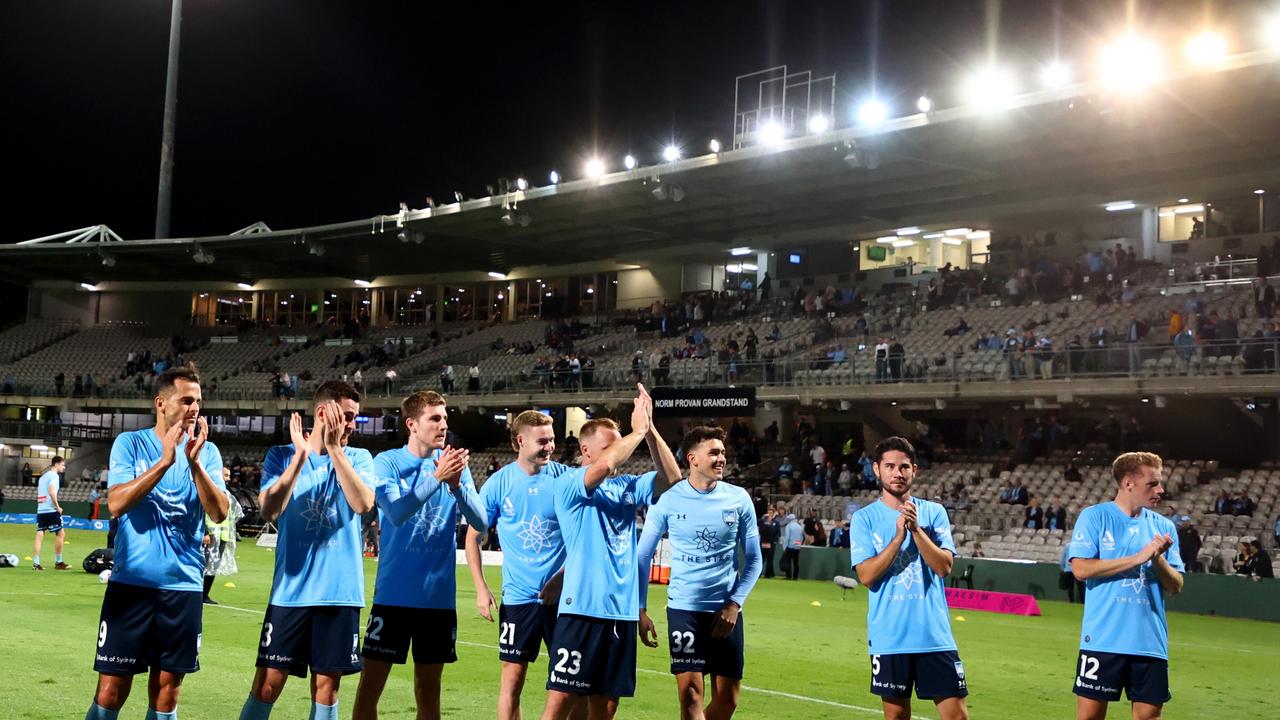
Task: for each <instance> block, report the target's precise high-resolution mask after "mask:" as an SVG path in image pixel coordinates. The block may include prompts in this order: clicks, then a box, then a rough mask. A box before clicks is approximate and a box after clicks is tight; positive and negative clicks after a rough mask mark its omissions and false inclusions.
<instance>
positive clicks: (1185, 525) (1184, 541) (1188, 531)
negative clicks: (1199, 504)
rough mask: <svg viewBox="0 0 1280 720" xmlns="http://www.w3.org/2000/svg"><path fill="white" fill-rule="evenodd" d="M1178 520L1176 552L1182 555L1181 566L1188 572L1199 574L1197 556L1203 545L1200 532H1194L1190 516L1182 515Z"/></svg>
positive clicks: (1193, 524) (1198, 559)
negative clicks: (1179, 521)
mask: <svg viewBox="0 0 1280 720" xmlns="http://www.w3.org/2000/svg"><path fill="white" fill-rule="evenodd" d="M1179 519H1180V520H1181V523H1180V524H1179V525H1178V552H1179V553H1181V555H1182V564H1183V565H1186V566H1187V570H1188V571H1189V572H1201V569H1200V558H1199V555H1200V548H1201V546H1202V544H1203V543H1202V541H1201V538H1200V531H1198V530H1196V527H1195V523H1193V522H1192V520H1191V516H1190V515H1183V516H1182V517H1181V518H1179Z"/></svg>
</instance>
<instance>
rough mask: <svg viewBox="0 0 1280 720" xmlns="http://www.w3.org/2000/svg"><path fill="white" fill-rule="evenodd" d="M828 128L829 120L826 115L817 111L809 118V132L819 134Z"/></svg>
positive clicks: (829, 126)
mask: <svg viewBox="0 0 1280 720" xmlns="http://www.w3.org/2000/svg"><path fill="white" fill-rule="evenodd" d="M830 129H831V120H830V119H829V118H828V117H827V116H826V115H823V114H822V113H818V114H816V115H814V116H813V117H811V118H809V132H811V133H814V134H815V135H821V134H822V133H824V132H826V131H828V130H830Z"/></svg>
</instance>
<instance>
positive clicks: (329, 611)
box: [240, 380, 375, 720]
mask: <svg viewBox="0 0 1280 720" xmlns="http://www.w3.org/2000/svg"><path fill="white" fill-rule="evenodd" d="M313 408H314V410H313V413H314V417H315V426H314V427H313V428H312V429H311V434H310V435H309V436H308V435H306V434H304V433H303V431H302V418H301V417H299V416H298V414H297V413H294V414H293V415H292V416H291V417H290V418H289V439H290V440H292V441H293V444H292V445H278V446H276V447H273V448H271V449H270V450H268V451H267V456H266V459H264V460H263V461H262V490H261V491H260V492H259V494H258V504H259V506H260V507H261V512H262V517H263V519H264V520H266V521H268V522H274V523H276V525H277V526H278V527H279V535H278V537H277V540H276V562H275V574H274V576H273V577H272V580H271V597H270V600H269V604H268V605H267V613H266V618H265V619H264V620H263V622H262V636H261V638H260V640H259V642H258V662H257V665H258V670H257V673H256V674H255V675H254V677H253V687H252V689H251V690H250V691H249V697H248V699H247V700H246V701H245V704H244V708H243V709H242V710H241V711H240V720H265V719H266V718H268V717H270V715H271V707H272V704H273V703H274V702H275V701H276V699H277V698H279V697H280V693H281V691H283V690H284V685H285V682H286V681H287V680H288V679H289V676H290V675H295V676H297V677H306V676H307V669H308V668H310V670H311V673H312V677H311V720H337V718H338V686H339V684H340V682H341V680H342V676H343V675H350V674H352V673H357V672H360V647H359V646H360V609H361V608H363V607H364V561H363V557H362V554H361V551H362V550H363V549H364V544H363V542H362V541H361V539H360V529H361V524H360V516H361V515H364V514H365V513H367V512H369V511H370V510H372V509H373V507H374V493H373V488H374V486H375V480H374V472H373V456H371V455H370V454H369V451H368V450H364V449H361V448H353V447H348V446H347V441H348V440H349V439H350V438H351V433H352V432H354V431H355V428H356V415H357V414H359V412H360V393H359V392H357V391H356V389H355V388H354V387H352V386H351V385H349V384H347V383H345V382H342V381H339V380H330V381H328V382H325V383H322V384H321V385H320V387H318V388H316V393H315V399H314V403H313Z"/></svg>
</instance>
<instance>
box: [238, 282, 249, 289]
mask: <svg viewBox="0 0 1280 720" xmlns="http://www.w3.org/2000/svg"><path fill="white" fill-rule="evenodd" d="M236 287H238V288H240V289H241V290H252V289H253V285H251V284H249V283H247V282H238V283H236Z"/></svg>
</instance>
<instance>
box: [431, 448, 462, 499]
mask: <svg viewBox="0 0 1280 720" xmlns="http://www.w3.org/2000/svg"><path fill="white" fill-rule="evenodd" d="M470 460H471V451H470V450H467V449H466V448H454V447H452V446H449V445H446V446H445V448H444V450H442V451H441V452H440V459H439V460H437V461H436V473H435V476H436V479H437V480H439V481H440V482H442V483H444V484H445V485H448V486H449V489H450V490H457V489H458V485H459V484H460V483H461V482H462V471H463V470H466V469H467V462H469V461H470Z"/></svg>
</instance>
